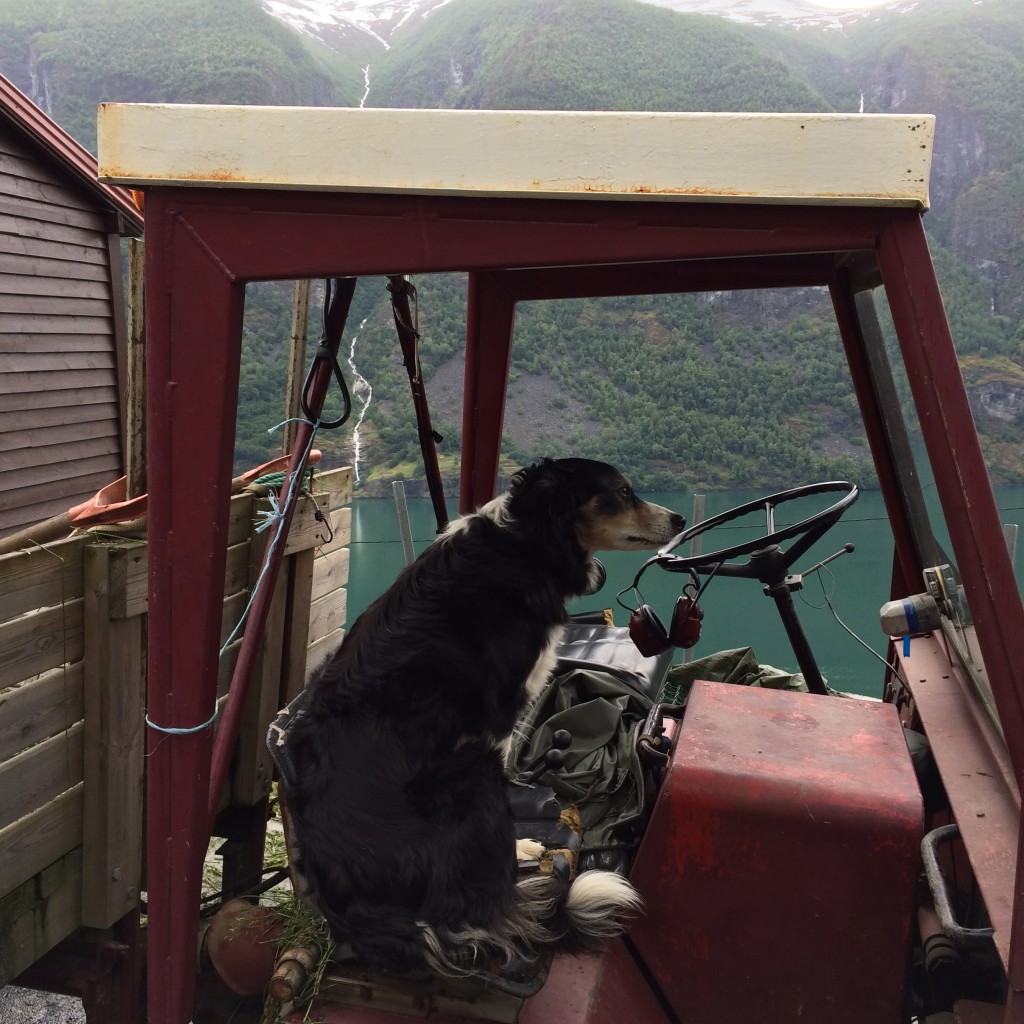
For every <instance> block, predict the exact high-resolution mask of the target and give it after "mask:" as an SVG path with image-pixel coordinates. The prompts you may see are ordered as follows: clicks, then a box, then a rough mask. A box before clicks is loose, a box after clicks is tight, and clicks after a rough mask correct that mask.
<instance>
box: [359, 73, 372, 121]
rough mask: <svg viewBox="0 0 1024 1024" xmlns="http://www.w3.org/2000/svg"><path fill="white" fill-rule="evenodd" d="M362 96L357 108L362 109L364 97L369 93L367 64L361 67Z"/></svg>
mask: <svg viewBox="0 0 1024 1024" xmlns="http://www.w3.org/2000/svg"><path fill="white" fill-rule="evenodd" d="M363 86H364V88H363V98H362V99H361V100H360V101H359V109H360V110H362V109H363V107H364V106H365V105H366V97H367V96H369V95H370V65H369V64H367V65H366V67H365V68H363Z"/></svg>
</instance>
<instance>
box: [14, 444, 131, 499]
mask: <svg viewBox="0 0 1024 1024" xmlns="http://www.w3.org/2000/svg"><path fill="white" fill-rule="evenodd" d="M35 454H36V458H34V459H31V460H26V459H24V458H18V457H17V455H18V453H17V452H0V473H8V472H11V471H12V470H14V469H19V470H20V471H19V473H18V477H17V480H12V481H11V483H12V485H13V486H12V487H11V489H10V491H8V496H9V497H10V500H11V502H12V504H13V503H14V502H16V501H17V499H18V497H19V496H18V494H17V489H18V488H24V487H29V486H33V487H34V486H35V485H46V484H48V483H49V484H52V483H54V482H56V483H59V482H60V479H63V481H64V487H63V488H59V489H62V490H63V491H64V492H65V493H66V492H67V491H68V490H69V487H70V486H71V484H70V482H71V481H72V480H75V479H76V478H78V477H83V476H93V475H94V474H96V473H102V472H109V471H110V470H112V469H116V468H117V467H118V466H119V465H120V456H119V453H118V452H117V451H116V450H115V449H113V448H112V447H111V445H110V442H109V440H108V439H105V438H93V439H92V440H90V441H85V442H83V443H82V446H81V448H80V449H79V450H78V451H77V452H76V453H75V456H76V457H75V458H74V459H71V458H66V459H65V461H64V462H63V463H62V462H61V460H59V459H51V458H50V457H51V456H53V455H54V454H55V453H54V452H47V450H46V448H40V449H38V450H37V451H36V453H35ZM65 454H66V455H67V454H70V453H65ZM56 466H60V467H61V473H60V474H59V475H58V476H59V479H57V480H56V481H55V480H54V477H55V473H54V467H56ZM111 479H113V477H108V478H107V479H106V480H105V481H104V482H105V483H110V481H111ZM44 489H45V486H42V487H41V490H44Z"/></svg>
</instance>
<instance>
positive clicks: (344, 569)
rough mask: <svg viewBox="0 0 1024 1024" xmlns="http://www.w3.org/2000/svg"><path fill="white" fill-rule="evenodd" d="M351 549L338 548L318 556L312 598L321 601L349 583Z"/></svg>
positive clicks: (314, 568) (314, 566)
mask: <svg viewBox="0 0 1024 1024" xmlns="http://www.w3.org/2000/svg"><path fill="white" fill-rule="evenodd" d="M348 565H349V549H348V548H337V549H335V550H334V551H327V552H325V553H323V554H320V555H318V556H317V559H316V561H315V562H314V563H313V583H312V587H311V590H310V598H311V600H313V601H319V600H320V598H322V597H326V596H327V595H328V594H329V593H331V592H332V591H334V590H338V589H339V588H340V587H343V586H345V584H346V583H348Z"/></svg>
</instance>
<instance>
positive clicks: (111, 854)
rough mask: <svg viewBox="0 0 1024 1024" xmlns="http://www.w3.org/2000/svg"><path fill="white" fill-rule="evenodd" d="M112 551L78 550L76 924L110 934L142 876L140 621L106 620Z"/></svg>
mask: <svg viewBox="0 0 1024 1024" xmlns="http://www.w3.org/2000/svg"><path fill="white" fill-rule="evenodd" d="M137 547H138V545H134V546H131V548H130V556H131V557H134V556H135V554H136V549H137ZM114 551H115V549H113V548H112V547H109V546H105V545H100V544H90V545H88V546H87V547H86V549H85V592H86V601H85V658H84V665H85V723H84V750H83V775H84V779H85V794H84V804H83V836H82V875H83V879H84V881H85V884H84V886H83V893H82V896H83V899H82V923H83V924H84V925H85V926H86V927H89V928H109V927H110V926H111V925H113V924H114V922H115V921H117V920H119V919H120V918H122V917H123V916H124V915H125V914H126V913H127V912H128V911H129V910H131V909H132V908H133V907H134V906H135V905H136V903H137V902H138V894H139V882H140V879H141V877H142V806H143V774H144V773H143V763H144V762H143V752H144V734H143V725H142V722H143V706H144V700H143V680H144V678H145V672H144V669H143V665H144V659H143V628H144V620H143V619H142V618H141V617H139V618H134V619H111V617H110V606H109V602H110V594H111V591H112V590H113V589H117V588H118V580H117V579H114V578H113V576H114V574H115V573H120V571H121V569H122V567H123V565H122V563H121V561H120V560H117V559H112V557H111V556H112V555H113V554H114Z"/></svg>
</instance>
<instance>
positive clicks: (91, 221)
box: [0, 192, 105, 231]
mask: <svg viewBox="0 0 1024 1024" xmlns="http://www.w3.org/2000/svg"><path fill="white" fill-rule="evenodd" d="M0 213H7V214H16V215H18V216H22V217H31V218H32V219H33V220H42V221H49V222H50V223H53V224H67V225H68V226H69V227H76V228H87V229H88V230H90V231H103V230H104V228H105V225H104V222H103V217H102V216H100V214H98V213H97V212H96V211H95V210H92V209H81V208H74V207H70V206H57V205H55V204H54V203H42V202H39V201H38V200H37V199H32V198H30V197H28V196H22V197H20V198H15V197H14V196H10V195H6V194H3V193H2V192H0Z"/></svg>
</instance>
